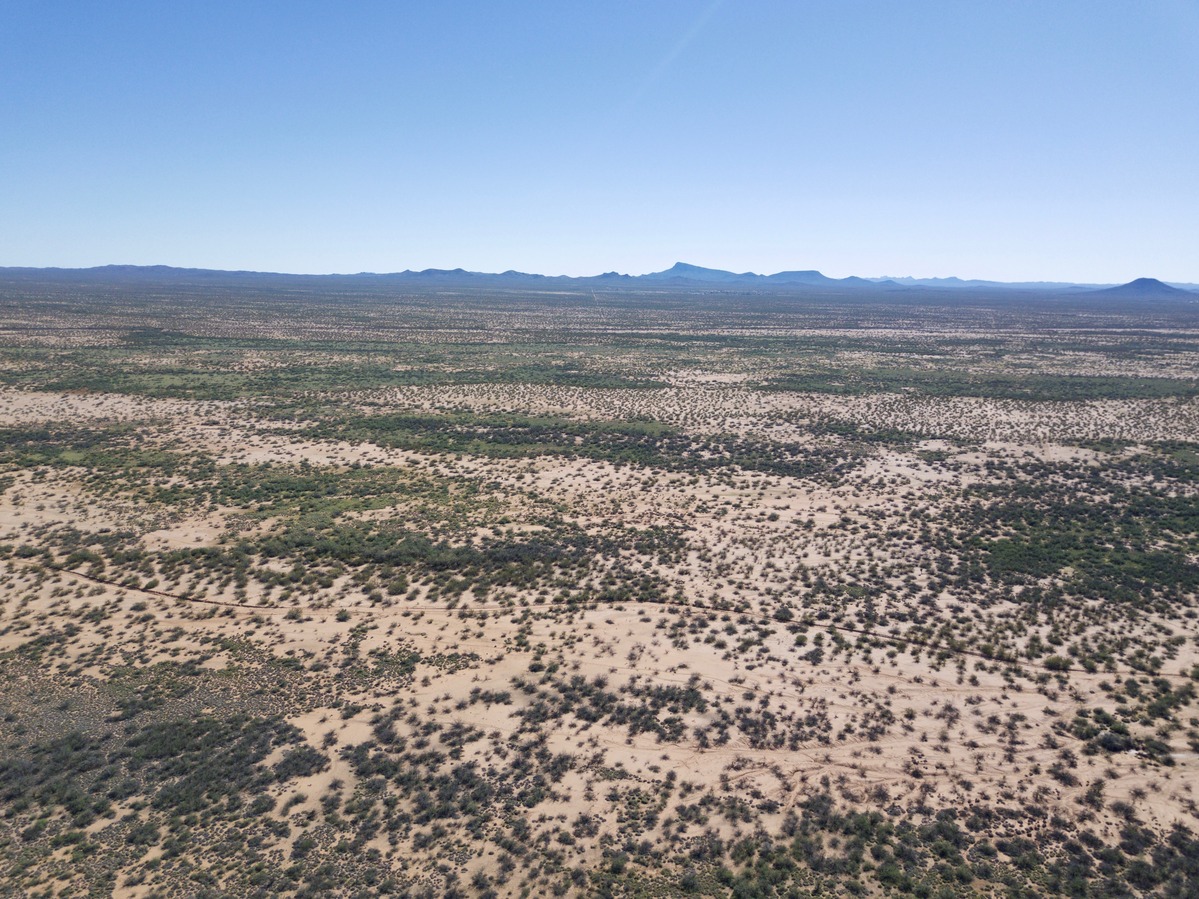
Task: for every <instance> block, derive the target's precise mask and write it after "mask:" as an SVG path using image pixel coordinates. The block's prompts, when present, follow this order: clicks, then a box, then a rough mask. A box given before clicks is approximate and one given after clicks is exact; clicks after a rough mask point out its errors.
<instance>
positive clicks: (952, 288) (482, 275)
mask: <svg viewBox="0 0 1199 899" xmlns="http://www.w3.org/2000/svg"><path fill="white" fill-rule="evenodd" d="M0 282H3V283H7V284H19V283H35V282H46V283H60V284H62V283H66V284H95V285H103V284H107V285H121V284H131V285H138V284H142V285H155V286H163V287H169V286H171V285H190V286H197V285H204V284H207V285H213V286H219V287H225V288H234V287H238V286H239V285H240V286H247V287H249V286H262V287H265V286H269V285H274V286H286V287H292V288H295V289H298V290H313V289H327V288H330V287H333V286H335V285H342V286H345V287H347V288H369V289H371V290H395V289H402V288H408V287H411V288H413V289H421V288H427V289H434V288H437V289H446V288H483V287H486V288H494V289H498V290H522V289H529V290H557V289H579V288H582V289H585V290H586V289H599V288H608V289H620V290H637V289H649V290H660V289H668V288H681V289H695V290H699V289H703V290H705V291H711V290H750V291H767V292H772V293H777V292H780V291H782V292H786V293H795V294H796V295H803V294H806V293H830V292H831V293H842V294H845V295H846V296H850V295H852V296H860V297H862V298H868V297H870V296H872V295H877V296H880V297H882V296H884V295H890V296H893V297H896V298H898V297H901V296H904V295H907V294H909V293H912V292H917V293H919V292H922V291H927V290H929V289H933V290H938V291H941V292H944V293H946V294H961V295H965V294H967V293H971V292H976V291H988V290H989V291H991V292H996V291H998V292H999V293H1004V294H1011V295H1013V296H1018V295H1021V294H1030V295H1031V294H1037V295H1043V296H1076V297H1093V298H1095V299H1102V298H1108V299H1120V298H1126V299H1133V300H1142V301H1148V300H1161V301H1163V302H1166V303H1171V302H1177V301H1178V300H1183V301H1184V302H1185V301H1187V300H1189V299H1192V298H1195V297H1196V294H1195V293H1193V292H1192V291H1190V290H1184V289H1180V288H1177V287H1172V286H1170V285H1168V284H1164V283H1163V282H1161V281H1158V280H1156V279H1154V278H1138V279H1137V280H1136V281H1133V282H1131V283H1129V284H1122V285H1120V286H1118V287H1109V288H1105V289H1098V290H1097V289H1095V285H1082V284H1067V283H1054V284H1047V283H1033V282H1029V283H1020V284H1012V283H1007V284H1005V283H1002V282H995V281H963V280H960V279H958V278H937V279H920V280H917V279H913V278H901V279H898V280H891V279H882V278H870V279H868V278H859V277H857V276H854V275H851V276H849V277H848V278H830V277H828V276H827V275H824V274H822V273H821V272H818V271H816V270H814V269H808V270H797V271H785V272H777V273H775V274H773V275H759V274H755V273H754V272H740V273H738V272H729V271H724V270H723V269H716V268H704V267H703V266H699V265H691V264H689V263H686V262H677V263H675V264H674V265H673V266H671V267H670V268H668V269H666V270H665V271H660V272H651V273H649V274H646V275H625V274H621V273H619V272H605V273H604V274H602V275H593V276H587V277H570V276H566V275H539V274H531V273H528V272H519V271H515V270H512V269H509V270H508V271H505V272H501V273H489V272H471V271H467V270H466V269H462V268H455V269H436V268H429V269H424V270H422V271H402V272H390V273H375V272H358V273H357V274H329V275H296V274H286V273H279V272H251V271H221V270H215V269H199V268H175V267H173V266H168V265H103V266H96V267H94V268H74V269H72V268H17V267H12V268H4V267H0ZM1185 286H1186V287H1199V285H1185Z"/></svg>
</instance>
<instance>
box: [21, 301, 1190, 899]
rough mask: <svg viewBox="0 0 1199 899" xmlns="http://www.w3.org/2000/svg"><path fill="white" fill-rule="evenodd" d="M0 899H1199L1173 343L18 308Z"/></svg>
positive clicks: (1009, 327)
mask: <svg viewBox="0 0 1199 899" xmlns="http://www.w3.org/2000/svg"><path fill="white" fill-rule="evenodd" d="M0 287H2V288H3V290H2V294H0V894H5V895H14V896H18V895H19V896H40V897H51V896H56V897H57V896H62V897H65V896H101V895H114V896H123V897H151V896H163V897H165V896H277V895H289V896H354V897H359V896H361V897H366V896H378V895H391V896H414V897H416V896H534V897H540V896H688V895H697V896H736V897H757V896H762V897H766V896H805V897H807V896H846V895H850V896H871V897H881V896H905V895H913V896H919V897H939V899H946V897H958V896H978V897H992V896H993V897H1026V896H1027V897H1032V896H1057V895H1066V896H1078V897H1090V896H1105V897H1106V896H1112V897H1115V896H1163V897H1165V896H1170V897H1186V896H1195V895H1199V838H1197V837H1196V828H1197V827H1199V806H1197V805H1196V802H1197V801H1199V700H1197V698H1196V687H1197V686H1199V619H1197V615H1196V612H1197V600H1199V502H1197V498H1199V306H1197V305H1196V304H1195V303H1194V301H1191V302H1189V303H1187V302H1182V301H1179V302H1178V303H1175V304H1157V305H1151V306H1150V307H1148V308H1141V307H1137V306H1136V304H1135V303H1133V302H1131V301H1116V300H1100V299H1096V300H1094V301H1091V302H1086V301H1083V300H1080V299H1079V298H1077V297H1075V298H1070V299H1063V298H1060V297H1056V296H1044V297H1043V296H1038V295H1035V294H1027V293H1020V292H1008V293H1006V294H1003V293H1002V292H996V291H992V292H985V291H979V292H974V293H969V294H967V293H964V292H963V293H954V294H951V295H950V294H945V293H938V292H936V291H932V290H923V291H920V290H915V291H907V292H903V293H897V294H896V295H895V296H894V297H887V298H882V299H880V298H878V297H877V296H874V295H871V296H869V297H865V296H863V297H859V296H855V295H850V294H838V293H835V292H832V293H827V294H821V293H819V292H814V293H813V292H809V293H805V294H802V295H798V296H796V295H789V294H781V293H780V294H774V293H768V292H758V293H753V292H741V293H735V292H720V291H716V290H713V291H709V292H687V291H680V290H671V289H668V288H663V289H662V290H657V291H648V290H642V291H627V292H621V291H615V290H614V291H612V292H611V293H608V294H605V293H602V292H600V293H596V292H595V291H591V290H588V291H586V292H585V293H582V292H580V293H577V294H573V293H571V292H569V291H558V292H549V291H547V292H544V293H537V292H533V291H513V292H504V291H500V290H477V291H469V290H463V289H452V288H451V289H446V290H444V291H432V290H425V291H416V292H412V293H410V294H405V293H397V292H394V291H393V292H386V291H380V290H369V289H365V288H363V289H361V290H354V289H350V288H345V287H339V288H338V289H337V290H334V289H332V288H326V287H323V286H321V285H320V284H308V283H307V282H305V285H303V286H301V287H297V286H295V285H294V284H290V283H289V284H283V285H274V284H270V283H261V284H256V285H250V286H246V285H235V286H232V287H231V286H222V285H215V286H214V285H206V284H203V283H197V284H192V285H188V284H182V285H181V284H177V283H176V284H169V285H154V284H146V283H137V284H132V285H126V284H118V285H115V286H114V285H111V284H96V285H88V284H79V283H74V282H71V283H68V282H63V283H58V282H54V281H53V280H49V281H46V282H45V283H38V284H30V283H25V282H21V283H11V284H10V283H6V284H3V285H0Z"/></svg>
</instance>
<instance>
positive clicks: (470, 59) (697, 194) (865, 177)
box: [0, 0, 1199, 282]
mask: <svg viewBox="0 0 1199 899" xmlns="http://www.w3.org/2000/svg"><path fill="white" fill-rule="evenodd" d="M679 259H682V260H685V261H688V262H694V263H696V264H700V265H710V266H715V267H720V268H729V269H735V270H738V271H741V270H753V271H759V272H773V271H778V270H781V269H794V268H819V269H821V270H823V271H824V272H825V273H826V274H831V275H836V276H844V275H848V274H858V275H865V276H874V275H884V274H886V275H916V276H931V275H951V274H956V275H961V276H968V277H986V278H1001V279H1007V280H1023V279H1055V280H1089V281H1108V282H1114V281H1124V280H1129V279H1131V278H1133V277H1138V276H1141V275H1150V276H1155V277H1160V278H1163V279H1165V280H1173V281H1196V282H1199V2H1196V0H1143V2H1138V3H1132V2H1128V0H1029V2H1021V0H1002V2H984V0H944V2H920V0H907V2H898V0H874V2H864V0H863V2H859V0H822V2H806V0H774V2H767V0H724V2H717V3H712V2H710V0H695V2H685V0H643V2H624V0H610V2H598V3H583V2H574V0H544V2H502V0H496V2H487V3H485V2H474V3H467V2H456V0H442V2H439V3H436V4H434V3H425V2H407V3H403V2H353V0H346V2H336V3H335V2H327V3H315V2H298V0H292V2H282V0H280V2H259V0H241V2H237V3H225V2H219V0H206V2H189V0H171V2H161V0H153V2H140V3H129V2H120V0H105V2H90V0H78V2H57V0H0V265H64V266H85V265H97V264H105V263H116V262H121V263H139V264H149V263H165V264H170V265H185V266H203V267H211V268H249V269H259V270H276V271H295V272H332V271H340V272H353V271H364V270H369V271H396V270H402V269H405V268H417V269H419V268H427V267H456V266H462V267H465V268H469V269H474V270H480V271H498V270H503V269H507V268H516V269H521V270H525V271H535V272H544V273H547V274H596V273H598V272H600V271H604V270H609V269H615V270H618V271H623V272H631V273H640V272H646V271H652V270H657V269H662V268H665V267H667V266H669V265H670V264H672V263H673V262H675V261H676V260H679Z"/></svg>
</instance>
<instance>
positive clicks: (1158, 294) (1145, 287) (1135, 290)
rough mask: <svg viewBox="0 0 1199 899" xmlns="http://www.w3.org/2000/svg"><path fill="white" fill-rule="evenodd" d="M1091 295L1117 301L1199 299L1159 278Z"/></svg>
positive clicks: (1139, 279) (1097, 291) (1147, 279)
mask: <svg viewBox="0 0 1199 899" xmlns="http://www.w3.org/2000/svg"><path fill="white" fill-rule="evenodd" d="M1090 293H1091V294H1092V295H1093V296H1106V297H1115V298H1117V299H1119V298H1125V299H1136V298H1140V297H1143V298H1145V299H1156V298H1174V299H1182V298H1184V297H1187V296H1191V297H1195V299H1199V295H1196V294H1194V293H1192V292H1191V291H1189V290H1182V289H1180V288H1178V287H1171V286H1170V285H1169V284H1165V283H1163V282H1161V281H1159V280H1157V278H1137V279H1136V280H1135V281H1129V282H1128V283H1127V284H1121V285H1119V286H1117V287H1107V288H1105V289H1103V290H1092V291H1090Z"/></svg>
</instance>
